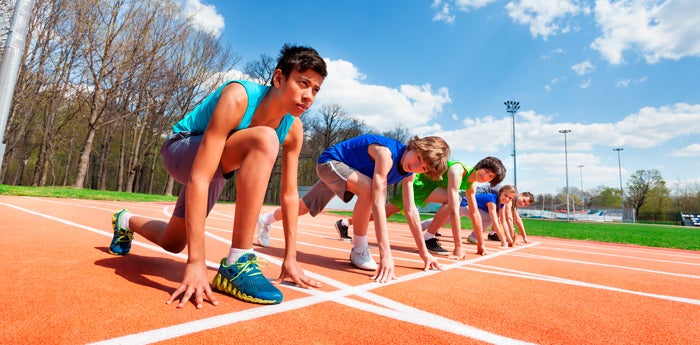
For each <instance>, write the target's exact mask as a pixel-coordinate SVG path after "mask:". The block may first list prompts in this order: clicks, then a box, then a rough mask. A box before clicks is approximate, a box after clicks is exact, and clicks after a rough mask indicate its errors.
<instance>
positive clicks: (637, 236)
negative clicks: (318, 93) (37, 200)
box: [0, 185, 700, 250]
mask: <svg viewBox="0 0 700 345" xmlns="http://www.w3.org/2000/svg"><path fill="white" fill-rule="evenodd" d="M0 194H2V195H26V196H37V197H56V198H80V199H93V200H120V201H151V202H152V201H175V199H176V198H175V197H166V196H162V195H151V194H137V193H123V192H110V191H95V190H89V189H74V188H66V187H18V186H7V185H0ZM334 213H338V214H342V215H349V214H350V213H349V212H334ZM421 217H422V218H430V217H432V215H422V216H421ZM389 221H391V222H405V220H404V219H403V216H401V215H393V216H391V217H390V218H389ZM523 222H524V223H525V229H526V230H527V233H528V235H533V236H546V237H556V238H567V239H579V240H593V241H600V242H612V243H627V244H636V245H641V246H648V247H663V248H678V249H688V250H700V228H698V227H683V226H674V225H651V224H628V223H625V224H620V223H586V222H562V221H553V220H539V219H536V220H535V219H524V220H523ZM462 228H467V229H471V222H470V221H469V219H468V218H464V217H462Z"/></svg>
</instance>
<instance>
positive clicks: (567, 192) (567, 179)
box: [559, 129, 571, 220]
mask: <svg viewBox="0 0 700 345" xmlns="http://www.w3.org/2000/svg"><path fill="white" fill-rule="evenodd" d="M559 133H564V164H566V167H565V168H566V220H569V219H570V218H569V153H568V150H567V148H566V146H567V144H566V133H571V130H570V129H562V130H560V131H559Z"/></svg>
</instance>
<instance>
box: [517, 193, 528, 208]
mask: <svg viewBox="0 0 700 345" xmlns="http://www.w3.org/2000/svg"><path fill="white" fill-rule="evenodd" d="M515 206H517V207H527V206H530V198H526V197H524V196H522V195H520V197H519V198H518V201H516V203H515Z"/></svg>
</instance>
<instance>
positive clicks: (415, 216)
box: [404, 207, 428, 257]
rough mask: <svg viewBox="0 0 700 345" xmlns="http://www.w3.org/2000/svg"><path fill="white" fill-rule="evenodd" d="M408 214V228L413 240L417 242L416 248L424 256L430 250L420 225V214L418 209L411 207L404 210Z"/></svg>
mask: <svg viewBox="0 0 700 345" xmlns="http://www.w3.org/2000/svg"><path fill="white" fill-rule="evenodd" d="M404 212H405V215H406V223H408V229H409V230H410V231H411V235H412V236H413V240H414V241H415V242H416V248H417V249H418V254H419V255H420V256H421V257H424V256H425V254H426V253H427V252H428V248H427V247H426V246H425V241H424V240H423V231H422V229H421V226H420V214H419V213H418V209H417V208H415V207H411V208H410V209H407V210H404Z"/></svg>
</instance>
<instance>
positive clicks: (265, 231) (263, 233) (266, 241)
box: [258, 217, 272, 248]
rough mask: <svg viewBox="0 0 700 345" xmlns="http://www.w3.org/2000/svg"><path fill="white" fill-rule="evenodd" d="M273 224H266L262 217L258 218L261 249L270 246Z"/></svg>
mask: <svg viewBox="0 0 700 345" xmlns="http://www.w3.org/2000/svg"><path fill="white" fill-rule="evenodd" d="M271 226H272V225H271V224H265V223H263V222H262V220H261V219H260V217H258V244H259V245H260V246H261V247H266V248H267V247H269V246H270V227H271Z"/></svg>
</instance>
